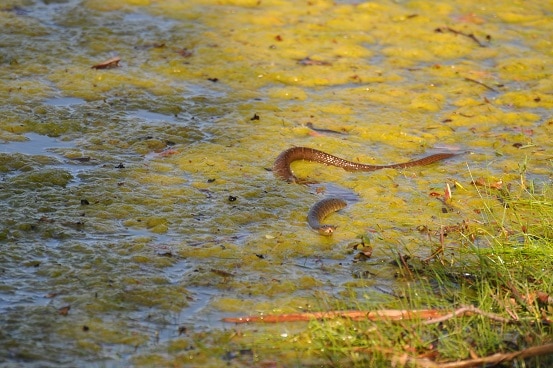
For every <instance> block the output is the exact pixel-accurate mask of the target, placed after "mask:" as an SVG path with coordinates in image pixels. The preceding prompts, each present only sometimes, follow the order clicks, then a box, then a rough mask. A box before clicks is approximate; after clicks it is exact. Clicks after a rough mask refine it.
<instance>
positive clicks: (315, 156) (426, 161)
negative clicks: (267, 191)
mask: <svg viewBox="0 0 553 368" xmlns="http://www.w3.org/2000/svg"><path fill="white" fill-rule="evenodd" d="M458 154H459V153H453V152H449V153H436V154H434V155H430V156H426V157H423V158H421V159H418V160H413V161H408V162H402V163H399V164H389V165H366V164H358V163H355V162H351V161H348V160H344V159H343V158H340V157H336V156H332V155H329V154H328V153H326V152H323V151H319V150H316V149H314V148H308V147H292V148H288V149H287V150H286V151H284V152H282V153H281V154H280V155H278V157H277V159H276V160H275V163H274V164H273V173H274V174H275V176H276V177H278V178H280V179H283V180H286V181H289V182H294V183H301V182H302V181H301V180H299V179H298V178H297V177H296V176H295V175H294V173H293V172H292V169H291V168H290V164H291V163H292V162H294V161H298V160H305V161H313V162H319V163H321V164H325V165H329V166H336V167H341V168H342V169H344V170H346V171H376V170H380V169H386V168H399V169H403V168H406V167H412V166H423V165H430V164H431V163H434V162H436V161H440V160H444V159H446V158H449V157H453V156H456V155H458Z"/></svg>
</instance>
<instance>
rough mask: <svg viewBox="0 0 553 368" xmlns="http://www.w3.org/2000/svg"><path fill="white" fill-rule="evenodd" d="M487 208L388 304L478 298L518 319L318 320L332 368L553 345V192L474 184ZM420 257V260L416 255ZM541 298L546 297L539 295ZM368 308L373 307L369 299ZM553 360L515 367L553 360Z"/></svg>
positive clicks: (485, 307)
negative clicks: (552, 321) (552, 320)
mask: <svg viewBox="0 0 553 368" xmlns="http://www.w3.org/2000/svg"><path fill="white" fill-rule="evenodd" d="M471 193H472V194H474V195H479V196H480V197H481V199H482V204H483V209H482V210H481V211H475V209H471V212H470V213H472V214H474V216H473V218H469V219H468V222H467V224H468V226H466V227H464V228H463V229H462V230H460V231H458V232H450V233H449V234H448V236H447V237H446V238H445V240H443V241H441V242H440V241H438V240H437V241H436V244H435V247H436V248H438V249H442V251H441V252H438V253H437V254H436V255H435V256H434V257H433V258H432V259H430V260H418V261H419V262H412V263H413V265H416V266H413V267H411V268H410V270H408V271H407V270H404V272H402V273H401V275H402V276H401V277H404V278H405V279H406V283H405V285H406V286H405V289H404V290H403V293H402V296H403V297H402V298H400V299H399V300H398V302H397V303H396V304H395V305H394V303H392V304H390V305H387V306H385V307H386V308H401V309H420V308H438V309H439V308H445V309H449V310H451V309H454V308H459V307H462V306H467V305H472V306H475V307H477V308H479V309H481V310H482V311H485V312H490V313H494V314H496V315H499V316H502V317H504V318H508V319H511V320H516V322H515V323H504V322H497V321H494V320H492V319H490V318H488V317H487V316H481V315H471V316H462V317H455V318H452V319H449V320H447V321H445V322H443V323H439V324H438V323H436V324H431V325H426V324H423V323H422V321H402V322H399V323H398V322H385V321H382V322H367V321H363V322H355V321H349V320H339V321H314V322H311V323H310V324H309V328H308V331H307V332H306V333H307V334H309V335H310V337H311V341H313V347H312V352H313V353H314V354H316V355H319V356H321V357H323V358H324V359H325V360H326V365H327V366H346V365H347V366H389V365H390V364H396V365H397V366H419V365H420V364H421V361H415V360H409V358H408V357H412V358H419V359H420V358H428V359H430V360H432V361H434V362H436V363H440V362H452V361H457V360H464V359H470V358H471V357H484V356H489V355H492V354H495V353H507V352H512V351H517V350H523V349H525V348H528V347H531V346H537V345H542V344H547V343H551V342H553V328H552V327H551V326H549V325H548V323H547V322H546V321H545V320H546V319H548V318H549V319H550V318H551V315H552V313H553V304H552V298H551V297H549V300H547V297H548V296H550V295H553V200H552V199H553V190H552V189H551V187H550V186H545V185H544V186H541V187H539V188H538V187H537V186H535V185H534V184H533V183H530V184H527V185H521V186H520V187H519V188H518V189H512V188H511V189H494V188H489V187H475V190H474V191H472V192H471ZM409 262H410V263H411V261H409ZM540 298H541V299H540ZM358 308H359V309H366V308H364V305H363V303H362V302H359V303H358ZM550 364H553V357H551V356H541V357H534V358H530V359H527V360H526V361H523V360H520V361H516V362H514V363H513V365H512V366H517V367H518V366H520V367H523V366H547V365H550Z"/></svg>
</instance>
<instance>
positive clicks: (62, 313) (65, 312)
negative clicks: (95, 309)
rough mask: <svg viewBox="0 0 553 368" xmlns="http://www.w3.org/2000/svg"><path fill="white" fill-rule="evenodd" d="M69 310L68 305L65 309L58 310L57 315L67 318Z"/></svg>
mask: <svg viewBox="0 0 553 368" xmlns="http://www.w3.org/2000/svg"><path fill="white" fill-rule="evenodd" d="M70 309H71V306H70V305H66V306H65V307H61V308H59V309H58V313H59V314H60V315H62V316H67V315H68V314H69V310H70Z"/></svg>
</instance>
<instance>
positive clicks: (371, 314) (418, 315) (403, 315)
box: [223, 309, 445, 323]
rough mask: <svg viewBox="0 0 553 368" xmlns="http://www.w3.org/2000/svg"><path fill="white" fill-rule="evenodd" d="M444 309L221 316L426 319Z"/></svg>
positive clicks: (247, 319)
mask: <svg viewBox="0 0 553 368" xmlns="http://www.w3.org/2000/svg"><path fill="white" fill-rule="evenodd" d="M444 313H445V312H444V311H439V310H435V309H415V310H401V309H399V310H398V309H385V310H377V311H358V310H350V311H330V312H313V313H290V314H268V315H266V316H249V317H228V318H223V322H230V323H252V322H263V323H280V322H300V321H304V322H306V321H312V320H324V319H335V318H348V319H351V320H355V321H363V320H371V321H378V320H392V321H393V320H406V319H428V318H438V317H440V316H443V315H444Z"/></svg>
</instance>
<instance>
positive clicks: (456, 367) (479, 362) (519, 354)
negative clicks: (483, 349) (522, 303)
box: [408, 344, 553, 368]
mask: <svg viewBox="0 0 553 368" xmlns="http://www.w3.org/2000/svg"><path fill="white" fill-rule="evenodd" d="M547 354H553V344H546V345H539V346H532V347H530V348H528V349H524V350H519V351H515V352H512V353H495V354H492V355H489V356H486V357H483V358H476V359H467V360H460V361H457V362H450V363H434V362H432V361H430V360H427V359H417V358H412V357H411V358H409V359H408V360H409V362H412V363H414V364H415V366H417V367H422V368H470V367H482V366H484V365H487V364H494V365H495V364H499V363H503V362H507V361H511V360H514V359H524V358H530V357H534V356H540V355H547Z"/></svg>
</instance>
